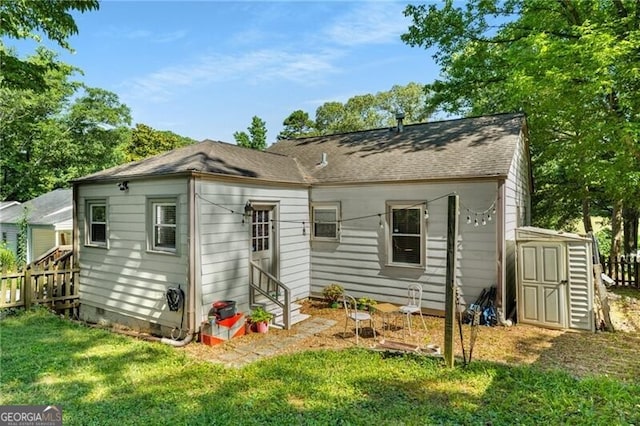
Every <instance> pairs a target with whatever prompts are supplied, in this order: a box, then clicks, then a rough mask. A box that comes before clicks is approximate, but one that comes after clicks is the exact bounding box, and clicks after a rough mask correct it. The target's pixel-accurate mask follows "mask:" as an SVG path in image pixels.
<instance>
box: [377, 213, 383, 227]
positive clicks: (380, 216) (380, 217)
mask: <svg viewBox="0 0 640 426" xmlns="http://www.w3.org/2000/svg"><path fill="white" fill-rule="evenodd" d="M378 218H379V224H380V229H383V228H384V224H383V223H382V215H381V214H380V213H378Z"/></svg>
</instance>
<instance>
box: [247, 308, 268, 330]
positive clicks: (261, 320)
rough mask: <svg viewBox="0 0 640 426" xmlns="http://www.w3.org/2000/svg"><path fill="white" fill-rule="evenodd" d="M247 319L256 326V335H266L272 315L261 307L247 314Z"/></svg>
mask: <svg viewBox="0 0 640 426" xmlns="http://www.w3.org/2000/svg"><path fill="white" fill-rule="evenodd" d="M248 318H249V321H251V322H252V323H254V324H255V325H256V328H257V330H258V333H266V332H267V331H269V321H271V320H272V319H273V314H272V313H271V312H267V311H265V310H264V308H262V307H257V308H256V309H254V310H253V311H252V312H251V314H249V317H248Z"/></svg>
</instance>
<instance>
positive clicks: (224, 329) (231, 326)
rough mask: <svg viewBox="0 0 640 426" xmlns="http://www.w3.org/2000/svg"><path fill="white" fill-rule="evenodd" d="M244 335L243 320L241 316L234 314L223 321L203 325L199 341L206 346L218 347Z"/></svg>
mask: <svg viewBox="0 0 640 426" xmlns="http://www.w3.org/2000/svg"><path fill="white" fill-rule="evenodd" d="M244 333H245V318H244V315H243V314H235V315H233V316H232V317H229V318H226V319H223V320H214V321H211V322H210V323H206V324H203V326H202V329H201V332H200V341H201V342H202V343H204V344H205V345H208V346H213V345H218V344H220V343H222V342H225V341H227V340H231V339H233V338H234V337H239V336H243V335H244Z"/></svg>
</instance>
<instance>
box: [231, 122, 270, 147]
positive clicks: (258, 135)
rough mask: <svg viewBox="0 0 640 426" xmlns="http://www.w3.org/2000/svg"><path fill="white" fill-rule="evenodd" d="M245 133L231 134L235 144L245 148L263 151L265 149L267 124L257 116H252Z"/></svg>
mask: <svg viewBox="0 0 640 426" xmlns="http://www.w3.org/2000/svg"><path fill="white" fill-rule="evenodd" d="M247 130H248V132H249V133H248V134H247V132H235V133H234V134H233V137H234V139H235V140H236V143H237V144H238V145H240V146H243V147H245V148H251V149H257V150H260V151H264V149H265V148H266V147H267V123H265V121H264V120H262V119H261V118H260V117H258V116H255V115H254V116H253V118H252V119H251V125H250V126H249V127H248V128H247Z"/></svg>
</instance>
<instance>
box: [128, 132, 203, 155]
mask: <svg viewBox="0 0 640 426" xmlns="http://www.w3.org/2000/svg"><path fill="white" fill-rule="evenodd" d="M192 143H195V141H194V140H193V139H190V138H186V137H184V136H180V135H177V134H175V133H173V132H170V131H167V130H164V131H161V130H155V129H153V128H152V127H150V126H147V125H145V124H141V123H138V124H136V126H135V128H134V129H133V130H132V132H131V138H130V139H129V143H128V144H127V146H126V147H125V149H124V154H125V159H126V161H138V160H141V159H143V158H146V157H150V156H152V155H156V154H160V153H163V152H166V151H171V150H172V149H176V148H180V147H183V146H187V145H190V144H192Z"/></svg>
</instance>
